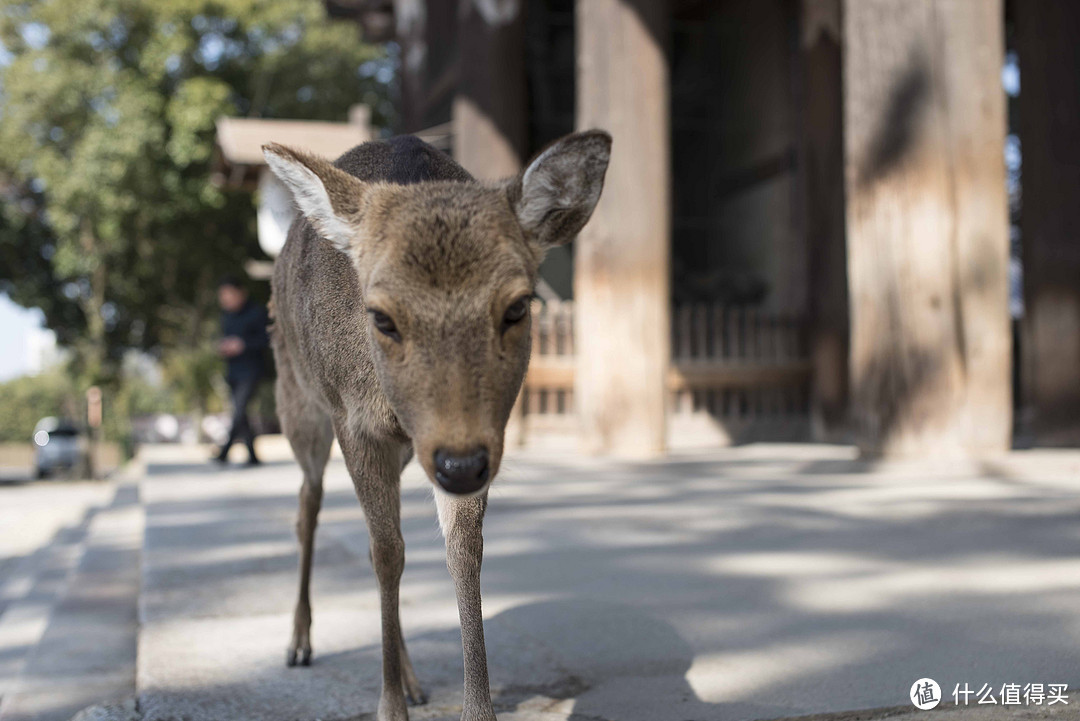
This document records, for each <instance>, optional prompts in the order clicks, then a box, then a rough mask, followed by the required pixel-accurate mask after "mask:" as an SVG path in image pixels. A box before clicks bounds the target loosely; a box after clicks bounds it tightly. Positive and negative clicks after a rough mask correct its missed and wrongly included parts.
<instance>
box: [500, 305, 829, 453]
mask: <svg viewBox="0 0 1080 721" xmlns="http://www.w3.org/2000/svg"><path fill="white" fill-rule="evenodd" d="M532 333H533V338H532V343H533V351H532V359H531V362H530V365H529V372H528V375H527V376H526V378H525V385H524V388H523V390H522V397H521V404H520V406H519V412H520V414H521V416H522V420H523V421H524V424H523V432H524V433H525V434H526V435H528V434H530V433H533V432H544V431H546V430H554V429H563V430H569V429H572V428H573V421H574V419H573V408H574V402H573V394H574V326H573V304H572V303H570V302H561V303H547V304H546V305H540V304H536V305H534V307H533V327H532ZM671 347H672V360H671V366H670V368H669V370H668V377H667V386H668V389H669V392H670V394H671V401H670V402H671V406H670V408H671V412H672V418H673V419H678V418H679V417H694V416H699V417H700V416H707V417H708V418H710V419H711V420H712V421H713V422H715V423H721V424H724V425H725V426H729V427H731V428H735V427H736V426H740V425H743V426H745V425H747V424H751V425H753V424H758V425H760V424H761V423H767V422H771V421H781V422H788V421H792V420H795V421H798V420H800V419H805V418H806V416H807V413H808V411H807V394H808V390H807V388H808V384H809V376H810V363H809V359H808V354H807V348H806V340H805V323H804V322H803V320H802V319H800V318H797V317H786V316H779V315H776V314H769V313H764V312H761V311H758V310H755V309H751V308H739V307H725V306H722V305H707V304H695V305H682V306H678V307H676V308H675V309H674V311H673V317H672V344H671Z"/></svg>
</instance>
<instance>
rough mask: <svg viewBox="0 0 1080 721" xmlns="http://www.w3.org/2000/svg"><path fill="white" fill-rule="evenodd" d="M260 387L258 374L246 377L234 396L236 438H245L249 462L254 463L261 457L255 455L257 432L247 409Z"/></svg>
mask: <svg viewBox="0 0 1080 721" xmlns="http://www.w3.org/2000/svg"><path fill="white" fill-rule="evenodd" d="M258 387H259V378H258V376H253V377H251V378H245V379H244V380H243V381H242V382H241V383H239V384H238V387H237V391H236V394H235V396H234V397H233V404H234V406H235V409H234V411H233V413H234V416H235V422H234V424H233V427H234V428H236V440H240V439H243V441H244V445H245V446H247V451H248V463H249V464H252V465H254V464H256V463H258V462H259V457H258V456H256V455H255V432H254V430H253V429H252V427H251V418H250V417H249V416H248V412H247V409H248V406H249V405H250V404H251V399H252V398H254V397H255V391H256V390H257V389H258Z"/></svg>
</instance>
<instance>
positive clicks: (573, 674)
mask: <svg viewBox="0 0 1080 721" xmlns="http://www.w3.org/2000/svg"><path fill="white" fill-rule="evenodd" d="M411 473H412V475H410V474H409V473H407V481H406V484H405V490H404V493H403V514H402V515H403V521H402V525H403V532H404V535H405V538H406V546H407V563H406V571H405V577H404V579H403V586H402V617H403V624H404V627H405V631H406V636H407V640H408V643H409V647H410V652H411V655H412V657H413V661H414V663H415V665H416V668H417V672H418V674H419V675H420V678H421V681H422V682H424V683H425V684H426V685H427V687H428V690H429V691H430V692H431V695H432V704H431V706H430V707H428V708H427V709H417V710H415V711H414V713H413V718H415V719H436V718H438V719H441V718H443V717H446V718H450V717H454V708H455V704H460V693H461V690H460V683H461V656H460V654H461V650H460V636H459V631H458V627H457V624H456V613H455V610H454V601H453V589H452V585H451V584H450V581H449V578H448V576H447V573H446V569H445V565H444V561H443V557H442V541H441V538H440V536H439V534H438V532H437V527H436V524H435V520H434V513H433V510H432V508H431V500H430V494H431V492H430V489H429V488H428V486H427V485H426V481H424V480H423V479H421V478H419V477H418V476H417V475H416V473H415V472H414V471H413V472H411ZM298 480H299V479H298V474H297V472H296V471H295V469H294V468H292V467H284V466H283V467H279V468H269V469H266V470H265V471H263V472H256V473H252V472H248V471H244V472H243V473H232V474H227V475H226V476H222V477H216V476H215V477H209V476H205V475H204V474H203V473H202V472H201V471H200V472H199V473H191V474H183V473H181V472H180V470H179V469H176V468H169V469H157V468H155V469H152V475H151V476H150V479H149V482H148V483H149V489H150V493H149V494H147V498H148V506H147V511H148V515H147V519H148V520H147V556H146V562H145V575H144V587H145V588H146V589H147V590H148V593H146V594H144V600H143V603H144V614H145V617H146V619H147V621H148V626H147V628H146V629H144V638H146V639H147V640H146V642H145V643H144V648H145V650H146V651H147V652H149V653H151V655H153V654H158V655H159V656H160V657H161V658H160V659H159V660H160V662H161V669H162V670H161V672H153V664H154V659H152V658H151V659H150V660H149V661H148V663H150V665H151V668H150V671H148V672H147V673H146V674H145V675H141V676H140V688H141V689H142V690H143V701H144V708H146V709H148V711H149V715H148V716H147V718H148V719H153V718H160V719H166V718H174V717H180V716H185V717H187V718H191V719H199V718H214V714H217V715H218V717H221V714H222V713H228V714H231V716H230V718H236V719H241V718H267V719H268V718H281V719H294V718H316V717H318V718H322V719H333V718H356V717H357V714H363V713H371V712H373V711H374V708H375V703H376V701H377V695H378V685H379V684H378V678H379V663H380V661H379V645H378V604H377V597H376V595H375V592H374V584H373V580H372V578H371V573H370V570H369V568H368V566H367V559H366V553H367V549H366V544H367V540H366V533H365V531H364V526H363V522H362V517H361V514H360V512H359V509H358V507H357V504H356V501H355V499H354V498H353V496H352V492H351V489H350V487H349V482H348V479H347V478H346V476H345V473H344V469H343V468H342V467H341V464H340V463H332V464H331V468H330V471H329V476H328V480H327V494H326V498H325V501H324V507H323V513H322V522H321V525H320V530H319V537H318V543H317V545H318V550H317V553H316V566H315V581H314V591H313V607H314V619H315V621H314V624H315V625H314V643H315V654H316V663H315V666H313V667H312V668H311V669H304V670H287V669H285V668H283V665H282V663H281V656H282V653H281V651H282V649H283V648H284V643H285V641H286V640H287V634H288V619H289V616H290V614H291V605H292V602H293V598H294V593H295V564H296V552H295V549H294V546H293V544H294V540H293V536H292V528H291V526H292V519H293V514H294V512H295V511H294V506H295V489H296V487H297V486H298V485H299V482H298ZM1077 486H1080V480H1078V481H1073V482H1065V483H1040V482H1038V481H1037V480H1036V481H1032V480H1030V479H1018V478H1011V477H1007V476H1003V475H1002V474H998V475H996V476H978V475H971V474H969V473H966V472H965V473H955V474H954V473H949V472H947V471H944V470H943V471H940V472H935V471H934V470H928V469H923V470H922V471H920V472H918V473H913V472H912V471H910V469H909V470H899V471H897V470H891V471H890V470H887V469H886V470H881V469H878V468H873V467H869V466H865V465H863V464H859V463H857V462H854V461H851V460H850V458H849V457H848V455H846V454H841V453H840V452H836V453H834V454H833V457H829V455H828V454H827V453H825V452H823V451H820V450H814V451H798V450H795V451H792V450H785V451H783V452H776V453H771V452H770V451H769V449H768V448H764V449H761V448H759V449H750V450H742V449H737V450H734V451H732V452H730V453H728V454H719V455H718V454H710V455H709V456H708V457H701V458H682V459H675V460H673V461H670V462H664V463H656V464H642V465H623V464H600V463H594V462H584V461H582V462H561V461H559V462H553V461H549V460H545V459H540V458H535V457H533V458H518V459H510V460H509V461H508V462H507V463H506V466H505V470H504V472H503V475H502V478H501V480H500V482H499V484H498V485H497V486H496V488H495V489H494V490H493V492H492V498H491V504H490V510H489V515H488V519H487V521H486V524H485V537H486V539H487V541H486V545H487V549H486V555H485V565H484V572H483V585H484V592H485V593H484V598H485V608H486V610H487V612H488V619H487V621H486V629H487V637H488V650H489V662H490V667H491V678H492V687H493V690H494V691H495V696H496V699H497V703H498V705H499V707H500V708H501V709H502V710H504V711H505V712H507V713H525V712H529V713H536V714H542V713H544V712H545V709H546V712H550V713H555V712H558V713H562V714H564V717H565V714H566V713H571V712H572V713H573V714H574V716H575V717H580V718H581V719H590V720H611V721H616V720H617V721H636V720H637V719H641V721H646V720H647V721H666V720H670V721H685V720H686V719H696V720H698V721H711V720H712V719H724V720H725V721H727V720H729V719H753V718H775V717H780V716H791V715H797V714H803V713H819V712H824V711H838V710H847V709H857V708H874V707H881V706H894V705H897V704H903V703H906V702H907V690H908V688H909V687H910V685H911V683H912V681H913V680H914V679H917V678H920V677H923V676H930V677H932V678H935V679H937V680H938V681H939V683H940V684H941V686H942V687H943V688H944V689H946V692H951V689H952V688H953V685H954V684H957V683H961V684H962V683H964V682H967V683H970V684H972V685H975V686H977V685H981V684H982V683H984V682H989V683H994V684H1000V683H1003V682H1015V683H1021V684H1023V683H1027V682H1044V683H1059V682H1060V683H1069V684H1070V685H1075V684H1076V681H1077V678H1076V673H1075V669H1077V668H1080V663H1078V662H1080V623H1078V619H1077V617H1076V614H1075V609H1076V608H1078V607H1080V521H1078V520H1077V519H1078V518H1080V496H1078V494H1077V493H1076V491H1077V490H1078V488H1077ZM181 638H184V639H188V640H189V642H188V643H187V646H186V648H185V649H184V650H183V652H182V653H181V652H178V651H176V650H174V649H173V646H174V645H175V643H176V640H177V639H181ZM170 654H171V655H170ZM215 654H216V655H217V656H218V657H220V658H218V657H215ZM165 669H167V670H168V671H169V673H165ZM143 680H145V681H146V684H145V685H144V684H143V683H142V681H143ZM197 681H201V683H197ZM199 709H202V710H203V711H202V712H201V713H203V714H204V715H200V711H199ZM207 709H209V710H207ZM268 709H269V711H268ZM440 714H441V715H440ZM515 718H516V717H515ZM523 718H524V717H523ZM536 718H544V717H543V716H536Z"/></svg>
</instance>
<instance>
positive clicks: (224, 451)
mask: <svg viewBox="0 0 1080 721" xmlns="http://www.w3.org/2000/svg"><path fill="white" fill-rule="evenodd" d="M227 382H228V384H229V396H230V398H231V399H232V406H233V407H232V418H231V419H230V420H229V437H228V438H227V439H226V440H225V443H224V444H222V446H221V450H220V451H219V452H218V454H217V456H216V457H215V460H217V461H218V462H219V463H225V462H226V461H228V460H229V449H230V448H232V445H233V443H235V442H236V439H237V437H238V436H237V431H238V428H237V422H236V400H237V390H238V385H239V384H238V383H237V381H234V380H232V379H229V380H228V381H227Z"/></svg>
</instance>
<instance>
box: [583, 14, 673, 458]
mask: <svg viewBox="0 0 1080 721" xmlns="http://www.w3.org/2000/svg"><path fill="white" fill-rule="evenodd" d="M576 7H577V53H578V55H577V67H578V86H577V92H578V96H577V108H578V110H577V113H578V117H577V127H578V128H580V129H586V128H594V127H595V128H603V129H606V130H608V131H609V132H610V133H611V134H612V136H613V137H614V146H613V148H612V155H611V164H610V166H609V168H608V172H607V180H606V183H605V187H604V194H603V196H602V197H601V198H600V203H599V205H598V206H597V208H596V212H595V213H594V215H593V218H592V221H591V222H590V223H589V225H587V226H586V227H585V230H584V231H583V232H582V233H581V236H580V237H579V238H578V240H577V242H576V243H575V248H574V253H575V265H574V300H575V341H574V343H575V349H576V370H575V384H574V398H575V399H576V403H577V411H578V414H579V418H580V422H581V430H582V442H583V445H584V447H585V449H586V450H589V451H592V452H610V453H613V454H616V455H622V456H648V455H654V454H657V453H660V452H661V451H663V450H664V447H665V442H666V438H665V436H666V430H665V426H666V418H665V401H666V391H665V373H666V370H667V366H668V361H669V358H670V332H669V325H670V318H669V316H670V291H669V278H668V274H669V270H668V269H669V256H670V247H671V231H670V227H669V226H670V212H671V210H670V202H669V196H670V192H669V187H670V150H669V141H670V138H669V122H668V113H669V97H668V60H667V54H666V50H665V44H666V38H667V33H668V30H667V21H668V4H667V3H666V2H664V1H663V0H589V1H588V2H578V3H577V4H576Z"/></svg>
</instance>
